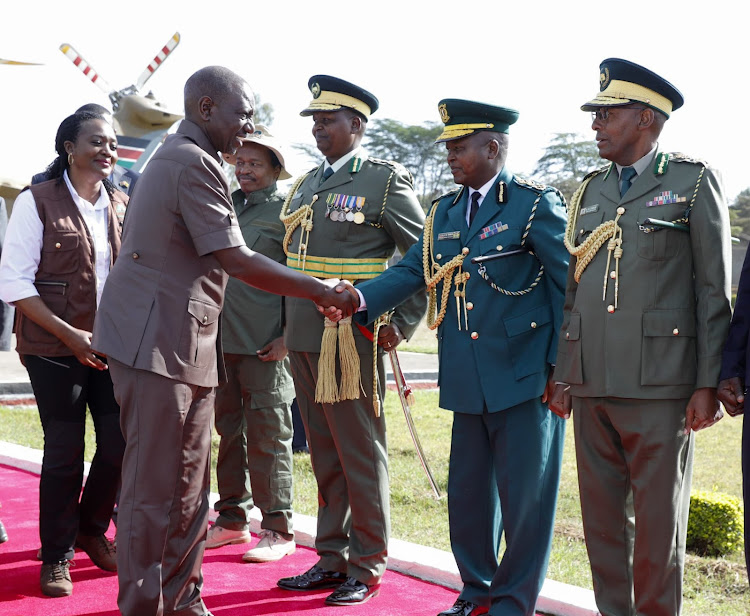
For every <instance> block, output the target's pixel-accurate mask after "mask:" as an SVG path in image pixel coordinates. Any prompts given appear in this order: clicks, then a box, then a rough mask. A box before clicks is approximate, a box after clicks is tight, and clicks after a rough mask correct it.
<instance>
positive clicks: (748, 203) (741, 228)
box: [729, 188, 750, 235]
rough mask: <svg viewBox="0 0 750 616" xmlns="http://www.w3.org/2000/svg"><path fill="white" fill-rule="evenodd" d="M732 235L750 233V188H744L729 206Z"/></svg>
mask: <svg viewBox="0 0 750 616" xmlns="http://www.w3.org/2000/svg"><path fill="white" fill-rule="evenodd" d="M729 222H730V223H731V225H732V235H750V188H746V189H745V190H743V191H742V192H741V193H740V194H739V195H737V197H736V198H735V200H734V203H732V204H730V206H729Z"/></svg>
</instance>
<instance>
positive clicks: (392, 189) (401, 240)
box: [372, 168, 427, 339]
mask: <svg viewBox="0 0 750 616" xmlns="http://www.w3.org/2000/svg"><path fill="white" fill-rule="evenodd" d="M383 227H384V229H385V230H386V231H387V232H388V234H389V235H390V236H391V238H392V239H393V241H394V242H395V243H396V247H397V248H398V250H399V252H400V253H401V254H402V255H404V257H405V256H406V255H407V254H408V253H409V251H410V249H411V248H412V247H413V246H415V245H416V244H417V241H418V239H419V237H420V234H421V233H422V229H423V228H424V211H423V210H422V206H421V205H420V204H419V201H418V200H417V196H416V194H414V188H413V187H412V181H411V177H410V175H409V173H408V172H407V171H406V170H405V169H403V168H401V169H400V170H398V171H396V173H395V174H394V176H393V179H392V180H391V184H390V186H389V188H388V196H387V198H386V205H385V212H384V214H383ZM421 254H422V252H421V249H420V251H419V255H420V267H419V269H420V270H421ZM388 271H390V270H388ZM386 273H388V272H386ZM378 278H380V277H378ZM423 285H424V280H423V279H422V278H421V275H420V278H419V282H418V283H416V284H415V283H414V282H413V283H412V284H411V285H409V286H408V288H409V289H412V290H411V292H409V293H408V294H403V297H404V298H405V299H404V300H403V301H401V302H399V303H398V306H397V307H396V309H395V311H394V313H393V317H392V319H391V322H392V323H394V324H396V325H398V327H399V329H400V330H401V332H402V333H403V334H404V336H406V338H407V339H408V338H411V336H412V335H413V334H414V332H415V331H416V329H417V326H418V325H419V322H420V321H421V320H422V317H423V316H424V313H425V309H426V308H427V296H426V295H425V294H424V293H422V292H418V293H417V292H415V291H416V290H417V289H419V288H420V287H421V286H423ZM386 311H387V309H386V310H385V311H384V312H386ZM378 316H379V315H377V314H376V315H374V316H373V318H372V320H374V319H375V318H377V317H378Z"/></svg>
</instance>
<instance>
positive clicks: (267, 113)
mask: <svg viewBox="0 0 750 616" xmlns="http://www.w3.org/2000/svg"><path fill="white" fill-rule="evenodd" d="M253 122H254V123H255V124H263V125H265V126H266V127H270V126H271V124H273V105H272V104H271V103H263V102H261V99H260V94H257V93H256V94H255V112H254V113H253Z"/></svg>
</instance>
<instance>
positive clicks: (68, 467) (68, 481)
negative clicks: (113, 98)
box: [0, 112, 128, 597]
mask: <svg viewBox="0 0 750 616" xmlns="http://www.w3.org/2000/svg"><path fill="white" fill-rule="evenodd" d="M55 150H56V151H57V154H58V156H57V158H56V159H55V161H54V162H53V163H52V164H51V165H50V166H49V168H48V169H47V173H48V174H49V177H51V178H54V179H51V180H49V181H47V182H42V183H41V184H37V185H35V186H32V187H31V188H29V189H26V190H24V191H23V192H21V194H20V195H19V196H18V198H17V199H16V202H15V204H14V207H13V212H12V216H11V219H10V223H9V225H8V231H7V234H6V238H5V246H4V249H3V253H2V258H1V260H0V297H1V298H2V299H3V300H4V301H6V302H8V303H13V304H14V305H15V306H16V308H17V309H18V310H17V321H16V337H17V343H18V345H17V350H18V353H19V354H20V356H21V361H22V362H23V364H24V365H25V366H26V369H27V370H28V373H29V378H30V380H31V385H32V388H33V390H34V395H35V397H36V402H37V407H38V409H39V417H40V419H41V424H42V428H43V430H44V460H43V462H42V471H41V478H40V482H39V534H40V537H41V541H42V549H41V559H42V562H43V564H42V571H41V589H42V592H43V593H44V594H45V595H49V596H53V597H60V596H66V595H70V594H71V593H72V592H73V583H72V581H71V578H70V571H69V566H70V561H72V560H73V557H74V553H75V552H74V549H75V548H76V547H77V548H80V549H82V550H84V551H85V552H86V553H87V554H88V555H89V556H90V557H91V560H92V561H93V562H94V564H96V565H97V566H98V567H100V568H102V569H105V570H107V571H114V570H116V567H117V565H116V558H115V546H114V544H113V543H112V542H111V541H110V540H109V539H108V538H107V537H106V536H105V534H104V533H105V531H106V530H107V528H108V527H109V520H110V516H111V514H112V508H113V506H114V502H115V493H116V490H117V483H118V480H119V476H120V466H121V462H122V455H123V452H124V449H125V442H124V440H123V437H122V433H121V431H120V424H119V415H120V410H119V407H118V406H117V403H116V402H115V398H114V394H113V391H112V380H111V378H110V376H109V372H108V371H107V365H106V364H105V363H104V362H103V361H102V359H101V358H99V357H97V356H95V355H94V354H93V353H92V351H91V331H92V328H93V325H94V315H95V313H96V308H97V305H98V303H99V298H100V297H101V291H102V288H103V286H104V281H105V280H106V278H107V274H108V272H109V269H110V266H111V265H112V263H114V260H115V259H116V257H117V254H118V251H119V248H120V235H121V227H122V217H123V215H124V212H125V207H126V205H127V201H128V197H127V196H126V195H125V194H124V193H122V192H120V191H117V190H115V188H114V186H113V185H112V184H111V183H110V182H109V180H108V179H107V178H108V176H109V175H110V173H111V172H112V168H113V166H114V165H115V163H116V162H117V138H116V136H115V133H114V130H113V128H112V126H111V125H110V124H109V123H108V122H107V121H106V120H105V119H104V117H102V116H101V115H99V114H96V113H91V112H82V113H76V114H74V115H71V116H69V117H67V118H65V120H63V122H62V124H60V127H59V128H58V131H57V136H56V138H55ZM87 407H88V408H89V410H90V411H91V416H92V418H93V421H94V427H95V429H96V442H97V449H96V454H95V455H94V458H93V461H92V463H91V469H90V471H89V475H88V479H87V481H86V486H85V488H84V490H83V494H82V495H81V485H82V481H83V451H84V431H85V425H86V423H85V420H86V408H87ZM79 496H80V500H79Z"/></svg>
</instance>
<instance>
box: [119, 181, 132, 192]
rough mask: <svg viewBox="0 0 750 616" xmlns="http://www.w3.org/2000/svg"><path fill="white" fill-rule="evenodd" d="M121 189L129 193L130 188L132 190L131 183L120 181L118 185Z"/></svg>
mask: <svg viewBox="0 0 750 616" xmlns="http://www.w3.org/2000/svg"><path fill="white" fill-rule="evenodd" d="M118 186H119V187H120V188H122V189H123V190H124V191H125V192H127V191H128V188H130V182H128V181H127V180H120V183H119V184H118Z"/></svg>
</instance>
